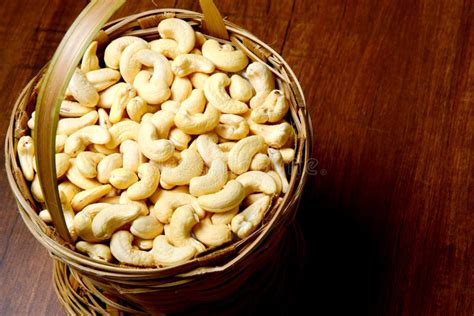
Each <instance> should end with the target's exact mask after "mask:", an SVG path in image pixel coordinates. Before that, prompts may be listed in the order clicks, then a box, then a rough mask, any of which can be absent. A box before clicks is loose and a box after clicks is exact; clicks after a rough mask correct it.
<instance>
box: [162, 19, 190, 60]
mask: <svg viewBox="0 0 474 316" xmlns="http://www.w3.org/2000/svg"><path fill="white" fill-rule="evenodd" d="M158 33H160V36H161V37H162V38H164V39H173V40H175V41H176V42H177V43H178V48H177V50H178V52H179V53H180V54H187V53H189V52H190V51H191V50H192V49H193V48H194V44H195V43H196V38H195V35H194V30H193V28H192V27H191V26H190V25H189V24H188V23H187V22H186V21H183V20H180V19H175V18H170V19H165V20H163V21H161V22H160V24H158Z"/></svg>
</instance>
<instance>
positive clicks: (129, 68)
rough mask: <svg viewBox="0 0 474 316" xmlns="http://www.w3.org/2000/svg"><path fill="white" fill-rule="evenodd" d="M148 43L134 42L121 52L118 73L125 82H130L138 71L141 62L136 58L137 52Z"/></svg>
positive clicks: (145, 47) (146, 47)
mask: <svg viewBox="0 0 474 316" xmlns="http://www.w3.org/2000/svg"><path fill="white" fill-rule="evenodd" d="M149 47H150V45H149V44H148V43H147V42H134V43H132V44H130V45H128V46H127V47H125V49H124V50H123V52H122V55H121V56H120V74H121V75H122V77H123V80H125V82H126V83H129V84H132V83H133V81H134V80H135V77H136V75H137V74H138V73H139V72H140V69H141V63H140V61H139V60H138V58H137V56H136V55H137V52H139V51H141V50H143V49H148V48H149Z"/></svg>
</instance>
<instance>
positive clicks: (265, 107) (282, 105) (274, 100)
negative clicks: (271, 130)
mask: <svg viewBox="0 0 474 316" xmlns="http://www.w3.org/2000/svg"><path fill="white" fill-rule="evenodd" d="M289 108H290V106H289V103H288V102H287V100H286V98H285V95H284V94H283V92H282V91H280V90H273V91H272V92H270V94H269V95H268V96H267V97H266V99H265V101H264V102H263V104H262V105H260V106H258V107H256V108H254V109H253V110H252V113H251V115H250V117H251V119H252V120H253V121H254V122H255V123H259V124H263V123H266V122H270V123H276V122H278V121H280V120H281V119H282V118H283V117H285V115H286V113H287V112H288V109H289Z"/></svg>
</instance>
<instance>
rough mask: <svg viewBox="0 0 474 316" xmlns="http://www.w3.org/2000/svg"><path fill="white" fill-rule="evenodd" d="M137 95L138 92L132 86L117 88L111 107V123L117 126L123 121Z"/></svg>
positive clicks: (126, 85)
mask: <svg viewBox="0 0 474 316" xmlns="http://www.w3.org/2000/svg"><path fill="white" fill-rule="evenodd" d="M136 94H137V91H136V90H135V89H134V88H133V87H132V86H131V85H130V84H125V85H120V86H119V87H118V88H116V90H115V95H114V97H113V102H112V105H111V107H110V113H109V119H110V122H112V123H114V124H115V123H118V122H120V120H122V118H123V113H124V112H125V109H126V108H127V104H128V102H129V101H130V100H131V99H132V98H134V97H135V96H136Z"/></svg>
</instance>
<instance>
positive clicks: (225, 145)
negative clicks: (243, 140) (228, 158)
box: [218, 142, 237, 153]
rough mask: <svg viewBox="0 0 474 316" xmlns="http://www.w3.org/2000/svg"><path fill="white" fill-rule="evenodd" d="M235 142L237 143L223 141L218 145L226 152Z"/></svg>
mask: <svg viewBox="0 0 474 316" xmlns="http://www.w3.org/2000/svg"><path fill="white" fill-rule="evenodd" d="M235 144H237V143H236V142H225V143H220V144H219V145H218V146H219V148H220V149H221V150H222V151H223V152H225V153H228V152H229V151H230V150H231V149H232V148H233V147H234V146H235Z"/></svg>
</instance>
